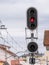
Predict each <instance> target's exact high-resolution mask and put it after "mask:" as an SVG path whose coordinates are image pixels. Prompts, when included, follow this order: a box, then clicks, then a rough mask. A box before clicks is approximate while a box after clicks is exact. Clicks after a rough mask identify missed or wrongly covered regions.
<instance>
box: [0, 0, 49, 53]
mask: <svg viewBox="0 0 49 65" xmlns="http://www.w3.org/2000/svg"><path fill="white" fill-rule="evenodd" d="M29 7H35V8H36V9H37V11H38V37H39V39H38V44H39V50H41V52H42V49H41V48H43V49H44V50H45V48H44V47H43V37H44V30H45V29H49V0H0V20H1V21H2V22H3V24H5V25H6V27H7V28H8V31H9V33H10V34H11V35H12V36H13V37H15V38H16V40H17V41H21V42H22V43H21V44H22V46H25V47H26V45H24V44H25V27H26V22H27V21H26V11H27V9H28V8H29ZM22 39H23V41H24V42H23V41H22ZM21 44H20V45H21ZM41 44H42V45H41Z"/></svg>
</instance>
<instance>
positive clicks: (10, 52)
mask: <svg viewBox="0 0 49 65" xmlns="http://www.w3.org/2000/svg"><path fill="white" fill-rule="evenodd" d="M6 47H8V46H5V45H1V44H0V49H2V50H4V51H6V52H7V53H9V54H10V55H12V56H16V54H15V53H13V52H12V51H10V50H7V49H6Z"/></svg>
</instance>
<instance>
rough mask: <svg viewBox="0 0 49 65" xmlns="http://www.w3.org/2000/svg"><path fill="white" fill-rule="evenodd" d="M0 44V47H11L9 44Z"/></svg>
mask: <svg viewBox="0 0 49 65" xmlns="http://www.w3.org/2000/svg"><path fill="white" fill-rule="evenodd" d="M0 46H2V47H7V48H11V47H10V46H7V45H3V44H0Z"/></svg>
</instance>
